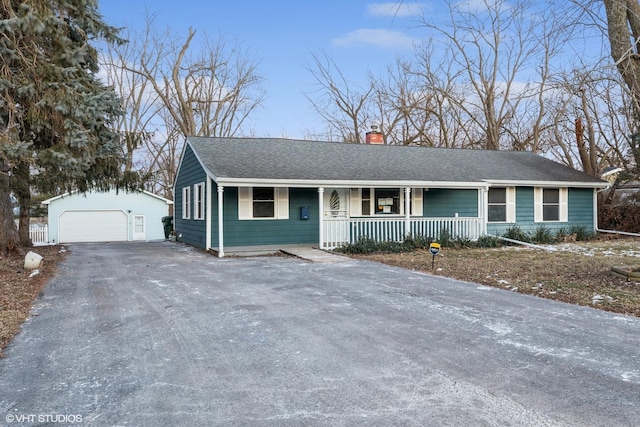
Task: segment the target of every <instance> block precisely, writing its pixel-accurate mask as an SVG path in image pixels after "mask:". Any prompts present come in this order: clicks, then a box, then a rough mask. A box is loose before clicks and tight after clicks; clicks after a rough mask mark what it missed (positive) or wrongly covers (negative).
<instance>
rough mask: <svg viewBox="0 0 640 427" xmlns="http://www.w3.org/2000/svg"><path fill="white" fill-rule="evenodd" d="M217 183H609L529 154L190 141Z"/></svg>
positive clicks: (311, 143) (280, 141) (313, 143)
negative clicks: (243, 180) (218, 181)
mask: <svg viewBox="0 0 640 427" xmlns="http://www.w3.org/2000/svg"><path fill="white" fill-rule="evenodd" d="M187 142H188V144H189V145H190V146H191V147H192V148H193V150H194V151H195V153H196V156H197V157H198V158H199V159H200V161H201V162H202V164H203V166H204V167H205V168H206V169H207V170H208V171H209V172H210V173H211V174H213V175H214V179H216V180H224V179H247V180H250V179H256V180H263V179H264V180H296V181H297V180H301V181H327V182H331V181H394V182H398V181H413V182H415V181H424V182H452V183H475V182H478V183H482V182H483V181H527V182H540V183H544V182H553V183H559V182H567V183H582V185H586V186H590V185H591V184H592V185H593V186H594V187H598V186H603V184H604V181H602V180H600V179H597V178H594V177H592V176H590V175H587V174H585V173H583V172H580V171H577V170H574V169H571V168H569V167H566V166H564V165H561V164H559V163H556V162H554V161H552V160H549V159H546V158H544V157H541V156H537V155H535V154H532V153H528V152H516V151H487V150H465V149H447V148H428V147H418V146H395V145H366V144H345V143H331V142H322V141H304V140H291V139H275V138H206V137H188V138H187Z"/></svg>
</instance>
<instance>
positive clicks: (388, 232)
mask: <svg viewBox="0 0 640 427" xmlns="http://www.w3.org/2000/svg"><path fill="white" fill-rule="evenodd" d="M482 224H483V222H482V218H475V217H474V218H469V217H452V218H411V219H410V220H409V234H411V235H412V236H425V237H431V238H434V239H437V238H439V237H440V235H441V233H442V232H443V231H445V230H446V231H447V232H448V233H449V237H451V238H458V237H460V238H465V239H471V240H475V239H477V238H479V237H481V236H482V234H483V229H482V227H483V225H482ZM405 227H406V219H405V218H350V219H328V220H325V221H324V227H323V229H324V236H323V237H324V239H323V243H324V248H325V249H333V248H336V247H338V246H342V245H344V244H347V243H355V242H357V241H358V240H360V239H363V238H367V239H372V240H374V241H376V242H385V241H395V242H401V241H403V240H404V237H405V235H406V234H407V233H406V232H405Z"/></svg>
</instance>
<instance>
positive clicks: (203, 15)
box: [99, 0, 472, 138]
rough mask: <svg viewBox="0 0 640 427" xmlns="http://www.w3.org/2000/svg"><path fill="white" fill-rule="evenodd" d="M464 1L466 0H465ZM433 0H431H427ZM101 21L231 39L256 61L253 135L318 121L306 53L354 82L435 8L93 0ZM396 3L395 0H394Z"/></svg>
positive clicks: (305, 0) (387, 57) (300, 131)
mask: <svg viewBox="0 0 640 427" xmlns="http://www.w3.org/2000/svg"><path fill="white" fill-rule="evenodd" d="M471 1H472V0H471ZM433 3H434V4H435V3H438V2H433ZM99 4H100V10H101V13H102V14H103V16H104V18H105V20H106V22H107V23H108V24H110V25H114V26H119V27H121V26H124V27H132V28H134V29H142V28H143V26H144V22H145V15H146V12H149V13H152V14H155V15H156V18H155V22H156V24H157V25H158V26H159V27H161V28H162V29H164V28H165V27H167V26H168V27H169V28H171V30H172V31H173V32H174V33H177V34H180V35H183V36H184V35H186V34H187V31H188V28H189V27H192V28H194V29H195V30H196V31H198V33H199V34H198V35H202V34H204V33H206V34H208V35H209V36H210V37H209V38H210V39H211V40H213V41H214V40H216V39H217V38H218V35H219V34H222V35H224V36H225V37H226V38H228V39H237V40H238V41H239V42H240V43H241V44H242V46H243V47H244V48H246V49H248V50H249V51H250V52H252V55H253V57H254V58H255V60H256V62H258V74H260V75H261V76H262V77H263V78H264V88H265V90H266V92H267V93H266V96H267V97H266V100H265V102H264V108H263V109H259V110H257V111H256V112H255V113H254V115H253V118H252V120H251V125H252V128H253V129H254V135H255V136H258V137H260V136H270V137H283V136H284V137H289V138H303V137H304V136H305V135H304V132H305V131H306V130H311V129H313V128H316V130H317V131H321V130H322V129H318V119H317V117H316V114H315V113H314V112H313V111H312V110H311V107H310V105H309V102H308V101H307V99H306V98H305V96H304V93H311V92H313V91H314V89H315V88H316V87H314V80H313V77H312V76H311V74H310V73H309V72H308V71H307V69H306V67H308V66H310V65H311V64H312V63H313V59H312V57H311V55H312V54H323V53H326V54H327V56H328V57H330V58H331V59H332V60H333V61H335V62H336V63H337V64H338V66H339V67H340V69H341V71H342V72H343V74H344V75H345V76H346V77H347V78H348V79H350V80H352V81H353V82H354V83H357V82H363V81H364V80H365V78H366V75H367V73H368V72H370V71H371V72H373V73H374V74H379V73H382V72H383V70H384V68H385V67H386V66H387V65H388V64H391V63H392V62H393V61H394V58H396V57H397V56H402V55H406V54H409V53H410V51H411V48H412V44H413V43H414V41H416V40H415V39H414V38H418V37H419V36H420V30H419V29H418V28H416V23H417V16H418V15H421V14H422V13H423V11H424V12H426V13H427V14H429V13H435V12H436V10H435V8H434V7H433V6H432V4H431V3H430V2H424V3H413V2H406V1H403V2H388V3H374V2H368V1H361V0H317V1H314V0H273V1H268V0H235V1H234V0H100V3H99ZM400 5H401V6H400Z"/></svg>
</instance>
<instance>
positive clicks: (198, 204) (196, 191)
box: [193, 182, 204, 219]
mask: <svg viewBox="0 0 640 427" xmlns="http://www.w3.org/2000/svg"><path fill="white" fill-rule="evenodd" d="M193 219H204V182H201V183H199V184H196V185H194V186H193Z"/></svg>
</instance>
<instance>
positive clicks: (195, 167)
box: [173, 145, 207, 248]
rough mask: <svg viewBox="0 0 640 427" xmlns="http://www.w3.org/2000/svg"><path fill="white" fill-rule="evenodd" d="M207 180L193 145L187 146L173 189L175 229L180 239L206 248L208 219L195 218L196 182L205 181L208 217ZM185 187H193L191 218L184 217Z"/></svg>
mask: <svg viewBox="0 0 640 427" xmlns="http://www.w3.org/2000/svg"><path fill="white" fill-rule="evenodd" d="M206 181H207V174H206V173H205V171H204V169H203V168H202V166H201V165H200V162H198V159H196V156H195V155H194V154H193V151H192V150H191V147H189V146H188V145H187V146H186V147H185V152H184V156H183V158H182V162H181V165H180V172H179V174H178V177H177V178H176V184H175V188H174V189H173V200H174V213H175V214H174V215H175V218H174V229H175V231H176V235H177V236H178V241H180V242H184V243H188V244H190V245H193V246H196V247H199V248H205V247H206V221H205V220H194V219H193V213H194V208H195V206H194V203H193V201H194V192H193V186H194V184H198V183H201V182H205V191H204V192H205V194H204V196H205V200H204V203H205V217H206V193H207V190H206ZM184 187H190V188H191V218H190V219H182V189H183V188H184Z"/></svg>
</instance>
